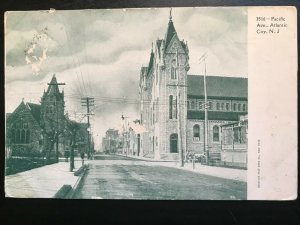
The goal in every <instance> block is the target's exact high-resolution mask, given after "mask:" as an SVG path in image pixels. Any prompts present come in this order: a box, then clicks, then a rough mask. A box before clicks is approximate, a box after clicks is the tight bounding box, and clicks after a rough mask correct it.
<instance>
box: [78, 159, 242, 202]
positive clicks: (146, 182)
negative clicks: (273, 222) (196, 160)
mask: <svg viewBox="0 0 300 225" xmlns="http://www.w3.org/2000/svg"><path fill="white" fill-rule="evenodd" d="M82 179H83V180H82V182H81V184H80V185H79V186H78V187H77V190H76V194H75V195H74V197H75V198H87V199H91V198H92V199H93V198H94V199H219V200H222V199H246V197H247V191H246V190H247V185H246V183H245V182H241V181H234V180H229V179H223V178H218V177H213V176H207V175H202V174H197V173H193V172H190V171H184V170H181V169H177V168H172V167H165V166H162V165H161V163H160V164H158V163H155V162H146V161H142V160H136V159H129V158H125V157H122V156H110V155H102V156H97V157H96V160H93V161H91V162H90V164H89V168H88V170H87V171H86V174H85V176H84V177H83V178H82Z"/></svg>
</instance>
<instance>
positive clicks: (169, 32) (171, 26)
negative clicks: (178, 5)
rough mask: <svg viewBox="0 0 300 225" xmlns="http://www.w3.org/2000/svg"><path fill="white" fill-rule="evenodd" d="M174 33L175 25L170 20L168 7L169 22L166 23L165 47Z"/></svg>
mask: <svg viewBox="0 0 300 225" xmlns="http://www.w3.org/2000/svg"><path fill="white" fill-rule="evenodd" d="M175 34H176V30H175V27H174V24H173V21H172V9H170V16H169V24H168V29H167V33H166V36H165V41H166V43H165V49H167V48H168V45H169V43H170V41H171V40H172V38H173V36H174V35H175Z"/></svg>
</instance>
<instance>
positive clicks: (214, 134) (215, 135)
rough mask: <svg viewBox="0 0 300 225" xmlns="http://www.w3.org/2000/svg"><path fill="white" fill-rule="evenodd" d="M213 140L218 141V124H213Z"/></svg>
mask: <svg viewBox="0 0 300 225" xmlns="http://www.w3.org/2000/svg"><path fill="white" fill-rule="evenodd" d="M213 141H219V126H217V125H215V126H213Z"/></svg>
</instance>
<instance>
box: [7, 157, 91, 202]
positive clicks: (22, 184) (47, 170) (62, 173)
mask: <svg viewBox="0 0 300 225" xmlns="http://www.w3.org/2000/svg"><path fill="white" fill-rule="evenodd" d="M86 163H87V162H86V160H85V164H86ZM80 167H81V159H79V158H76V159H75V169H74V170H73V171H74V172H75V171H76V170H78V169H79V168H80ZM69 168H70V162H59V163H54V164H51V165H47V166H42V167H39V168H35V169H32V170H28V171H25V172H21V173H17V174H13V175H9V176H5V196H6V197H14V198H53V196H54V195H55V193H56V192H57V191H58V190H59V189H60V188H61V187H62V186H63V185H65V184H69V185H71V186H72V187H74V186H75V184H76V183H77V180H78V179H80V177H79V176H74V172H69Z"/></svg>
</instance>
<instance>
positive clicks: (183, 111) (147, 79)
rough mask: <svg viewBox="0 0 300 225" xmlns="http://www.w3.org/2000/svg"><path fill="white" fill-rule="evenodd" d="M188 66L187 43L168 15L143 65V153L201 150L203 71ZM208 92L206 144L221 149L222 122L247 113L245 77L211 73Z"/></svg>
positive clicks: (167, 155)
mask: <svg viewBox="0 0 300 225" xmlns="http://www.w3.org/2000/svg"><path fill="white" fill-rule="evenodd" d="M188 70H189V49H188V45H187V42H184V41H180V39H179V37H178V35H177V32H176V30H175V27H174V24H173V21H172V17H171V16H170V19H169V23H168V28H167V32H166V34H165V38H164V39H157V40H156V42H155V45H154V47H153V46H152V50H151V53H150V60H149V64H148V66H147V67H142V68H141V71H140V83H139V87H140V98H141V118H140V121H141V124H142V125H143V126H144V127H145V128H146V130H147V132H145V133H143V134H141V140H140V144H141V156H144V157H152V158H156V159H178V157H179V153H180V151H181V150H182V151H183V152H184V153H186V152H187V151H193V152H197V153H203V151H204V91H203V90H204V88H203V87H204V86H203V76H201V75H188V74H187V72H188ZM207 95H208V105H209V109H208V126H209V127H208V133H209V135H208V142H209V143H208V145H209V149H210V151H214V152H220V151H221V134H220V127H219V126H220V125H222V124H226V123H230V122H233V121H238V119H239V116H241V115H246V114H247V111H248V106H247V99H248V96H247V79H246V78H233V77H217V76H207ZM195 125H196V126H195ZM195 132H196V133H195ZM180 142H181V143H180Z"/></svg>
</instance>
